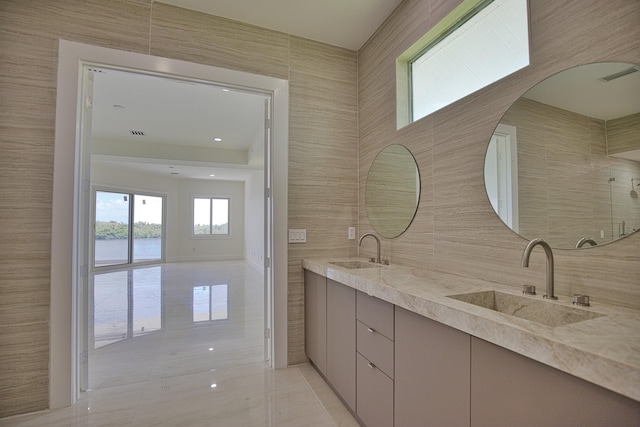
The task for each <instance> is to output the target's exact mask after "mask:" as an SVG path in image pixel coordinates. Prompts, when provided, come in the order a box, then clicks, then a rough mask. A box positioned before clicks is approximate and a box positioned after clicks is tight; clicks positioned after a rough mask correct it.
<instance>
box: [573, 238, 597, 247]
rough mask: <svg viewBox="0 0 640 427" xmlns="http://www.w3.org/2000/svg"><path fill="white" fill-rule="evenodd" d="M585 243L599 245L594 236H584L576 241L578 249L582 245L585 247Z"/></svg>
mask: <svg viewBox="0 0 640 427" xmlns="http://www.w3.org/2000/svg"><path fill="white" fill-rule="evenodd" d="M585 243H588V244H590V245H591V246H597V245H598V243H597V242H596V241H595V240H593V239H592V238H590V237H588V236H584V237H583V238H581V239H580V240H578V242H577V243H576V249H580V248H581V247H583V246H584V245H585Z"/></svg>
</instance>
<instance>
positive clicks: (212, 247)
mask: <svg viewBox="0 0 640 427" xmlns="http://www.w3.org/2000/svg"><path fill="white" fill-rule="evenodd" d="M178 192H179V198H178V223H177V228H178V240H177V246H178V261H189V260H211V259H242V258H244V236H245V231H244V204H245V197H244V182H236V181H205V180H180V181H179V184H178ZM194 196H204V197H228V198H229V199H231V201H230V215H229V236H216V237H213V238H208V237H207V238H201V237H197V238H194V237H191V203H192V198H193V197H194Z"/></svg>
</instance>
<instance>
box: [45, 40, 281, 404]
mask: <svg viewBox="0 0 640 427" xmlns="http://www.w3.org/2000/svg"><path fill="white" fill-rule="evenodd" d="M86 64H98V65H106V66H111V67H122V68H125V69H135V70H140V71H143V72H147V73H160V74H169V75H173V76H178V77H184V78H189V79H199V80H203V81H211V82H217V83H224V84H229V85H233V86H240V87H246V88H253V89H256V90H262V91H270V92H271V93H272V94H273V98H272V99H273V117H272V120H273V121H272V124H273V128H272V129H273V132H272V142H273V147H272V159H271V162H272V163H271V166H272V182H271V188H272V193H271V194H272V197H273V216H272V218H273V220H272V230H273V238H272V244H273V259H272V263H271V266H272V268H270V269H265V274H270V275H271V284H272V296H273V298H272V301H271V306H272V311H271V313H273V316H272V318H271V325H270V329H271V331H272V335H271V336H272V340H271V357H270V360H271V361H272V366H273V367H274V368H283V367H286V366H287V241H286V236H287V233H286V228H287V186H288V181H287V166H288V139H289V138H288V128H289V123H288V109H289V83H288V81H286V80H282V79H276V78H273V77H267V76H260V75H256V74H250V73H245V72H240V71H234V70H228V69H223V68H217V67H213V66H208V65H202V64H196V63H190V62H185V61H179V60H174V59H168V58H161V57H156V56H152V55H145V54H140V53H133V52H125V51H119V50H115V49H109V48H103V47H96V46H91V45H86V44H82V43H76V42H70V41H66V40H60V42H59V47H58V82H57V99H56V125H55V147H54V171H53V203H52V228H51V302H50V304H51V309H50V332H49V335H50V338H49V354H50V356H49V407H50V408H52V409H54V408H61V407H65V406H69V405H72V404H73V403H75V401H76V399H77V390H76V378H75V369H74V367H75V365H76V363H77V356H78V354H79V353H78V351H77V350H78V349H77V348H76V341H77V340H76V337H75V323H74V318H75V316H76V315H77V307H76V302H75V295H76V293H77V285H78V273H79V267H78V265H77V262H76V260H77V255H78V248H77V242H78V239H79V235H78V232H79V230H78V212H79V207H78V199H79V197H78V196H79V194H80V191H81V184H82V183H81V182H80V180H79V172H78V171H77V170H76V168H77V165H78V164H80V162H79V160H80V158H79V155H80V147H81V144H80V133H79V125H78V123H77V120H78V117H79V115H78V109H79V108H80V106H81V105H82V104H81V102H80V94H81V87H80V85H81V83H82V68H83V66H84V65H86ZM265 184H266V183H265ZM265 327H267V325H265Z"/></svg>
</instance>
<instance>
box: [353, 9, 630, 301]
mask: <svg viewBox="0 0 640 427" xmlns="http://www.w3.org/2000/svg"><path fill="white" fill-rule="evenodd" d="M458 3H459V2H458V1H453V0H451V1H429V0H424V1H419V0H407V1H405V2H403V3H402V4H401V5H400V7H399V8H398V9H396V11H395V12H394V14H393V15H392V16H391V17H390V18H389V19H388V20H387V21H386V22H385V24H384V25H383V27H382V28H381V29H379V31H378V33H377V34H376V35H375V36H374V37H373V38H372V39H371V40H369V42H368V43H367V45H365V47H364V48H363V49H361V50H360V52H359V70H358V75H359V111H360V145H359V162H360V172H359V186H360V189H359V194H360V200H362V196H363V193H364V186H365V183H366V172H367V169H368V165H369V164H370V163H371V161H372V159H373V157H374V156H375V154H376V153H377V152H378V151H380V150H381V149H382V148H383V147H384V146H386V145H388V144H392V143H399V144H404V145H407V146H408V147H409V148H410V149H411V150H412V151H413V152H414V153H415V154H416V157H417V159H418V165H419V168H420V171H421V173H422V183H423V190H422V195H421V202H420V208H419V210H418V216H417V218H416V222H415V223H414V224H413V225H412V226H411V227H410V228H409V230H408V231H407V233H406V234H405V235H403V236H401V237H400V238H398V239H394V240H385V241H384V242H383V248H385V250H386V251H387V252H388V253H389V255H390V257H391V262H395V263H398V264H403V265H407V266H411V267H414V268H415V269H416V271H429V270H433V271H444V272H449V273H454V274H456V275H459V276H463V277H471V278H474V279H475V280H477V281H478V282H481V283H483V282H486V283H487V286H490V284H491V282H498V283H503V284H506V285H511V286H514V287H518V288H519V287H520V286H521V285H523V284H530V283H535V284H538V285H541V286H544V275H545V262H544V256H543V255H542V251H540V252H541V253H538V251H535V252H534V255H533V257H532V265H531V268H528V269H524V268H522V267H520V258H521V254H522V251H523V249H524V247H525V244H526V240H525V239H523V238H521V237H519V236H517V235H516V234H514V233H513V232H511V230H509V229H508V228H507V227H506V226H505V225H504V224H503V223H502V222H501V221H500V220H499V219H498V217H497V216H496V215H495V214H494V212H493V210H492V208H491V205H490V203H489V201H488V199H487V196H486V193H485V190H484V184H483V167H484V155H485V151H486V148H487V144H488V141H489V138H490V136H491V134H492V133H493V130H494V128H495V126H496V125H497V123H498V122H499V121H500V118H501V116H502V115H503V114H504V113H505V111H506V110H507V109H508V108H509V106H510V105H511V104H512V103H513V102H514V101H515V100H516V99H518V98H519V97H520V95H522V94H523V93H524V92H525V91H526V90H527V89H529V88H530V87H532V86H534V85H535V84H536V83H537V82H539V81H541V80H543V79H544V78H546V77H548V76H550V75H552V74H554V73H556V72H558V71H561V70H563V69H566V68H568V67H571V66H575V65H581V64H585V63H590V62H600V61H621V62H629V63H635V64H640V26H638V25H637V24H638V22H640V8H638V2H637V0H614V1H611V2H606V4H605V2H601V1H598V0H585V1H580V2H576V1H570V0H529V9H530V35H531V43H530V44H531V65H530V66H528V67H527V68H525V69H523V70H521V71H518V72H516V73H514V74H512V75H510V76H508V77H506V78H504V79H502V80H501V81H499V82H497V83H495V84H493V85H490V86H489V87H487V88H485V89H483V90H481V91H479V92H477V93H475V94H472V95H470V96H468V97H466V98H464V99H462V100H460V101H458V102H456V103H454V104H453V105H451V106H449V107H446V108H444V109H442V110H440V111H438V112H436V113H434V114H432V115H430V116H428V117H426V118H425V119H422V120H420V121H418V122H416V123H413V124H411V125H409V126H407V127H406V128H403V129H401V130H400V131H396V130H395V117H396V115H395V108H396V105H395V93H394V92H393V90H394V87H395V74H394V71H395V59H396V57H397V56H398V55H399V54H400V53H401V52H402V51H403V50H404V49H407V48H408V47H409V46H410V45H411V44H412V43H414V42H415V41H416V40H417V38H418V37H419V36H420V35H422V34H423V33H424V32H425V31H426V30H427V29H428V28H430V26H431V25H433V23H434V22H437V18H436V17H435V16H433V14H434V13H435V12H434V11H442V10H450V9H451V8H452V7H455V6H456V5H457V4H458ZM443 4H445V5H446V6H447V7H445V6H442V5H443ZM445 13H446V12H445ZM439 16H441V15H439ZM531 154H532V155H535V152H532V153H531ZM555 157H556V159H561V158H562V153H555ZM540 197H541V196H540ZM359 221H360V227H361V231H367V230H368V229H370V225H369V224H368V221H367V217H366V209H365V206H364V204H363V203H360V205H359ZM370 249H371V248H369V250H370ZM555 259H556V291H557V292H558V293H559V294H560V295H571V294H573V293H578V292H581V293H586V294H589V295H591V297H592V300H593V301H601V302H607V303H615V304H621V305H625V306H630V307H634V308H640V279H639V277H640V234H635V235H632V236H630V237H628V238H626V239H624V240H622V241H619V242H617V243H615V244H612V245H606V246H602V247H599V248H594V249H587V250H583V251H568V250H567V251H565V250H562V251H560V250H558V251H556V252H555Z"/></svg>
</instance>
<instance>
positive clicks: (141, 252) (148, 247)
mask: <svg viewBox="0 0 640 427" xmlns="http://www.w3.org/2000/svg"><path fill="white" fill-rule="evenodd" d="M127 245H128V242H127V239H114V240H96V242H95V265H96V266H104V265H112V264H123V263H126V262H127V258H128V257H127V252H128V246H127ZM161 257H162V239H161V238H156V239H134V240H133V260H134V261H150V260H155V259H160V258H161Z"/></svg>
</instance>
